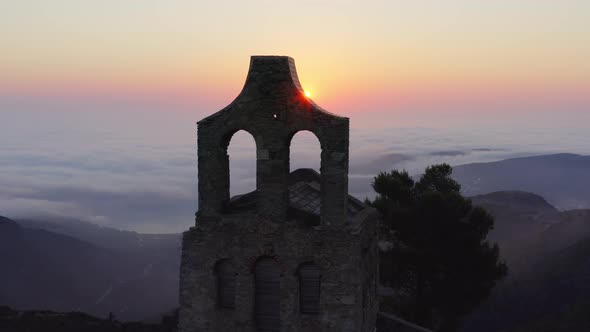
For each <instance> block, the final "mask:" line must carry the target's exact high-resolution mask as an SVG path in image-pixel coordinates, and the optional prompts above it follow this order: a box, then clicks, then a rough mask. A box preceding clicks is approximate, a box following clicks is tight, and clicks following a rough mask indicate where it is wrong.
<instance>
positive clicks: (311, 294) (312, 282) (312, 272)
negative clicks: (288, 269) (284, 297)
mask: <svg viewBox="0 0 590 332" xmlns="http://www.w3.org/2000/svg"><path fill="white" fill-rule="evenodd" d="M320 283H321V275H320V268H319V267H318V266H317V265H316V264H314V263H311V262H310V263H304V264H303V265H301V266H300V267H299V311H300V312H301V313H304V314H319V313H320V288H321V284H320Z"/></svg>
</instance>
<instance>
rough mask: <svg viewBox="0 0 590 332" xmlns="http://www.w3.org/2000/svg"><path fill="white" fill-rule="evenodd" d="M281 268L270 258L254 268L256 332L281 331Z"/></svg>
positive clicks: (265, 258)
mask: <svg viewBox="0 0 590 332" xmlns="http://www.w3.org/2000/svg"><path fill="white" fill-rule="evenodd" d="M280 315H281V268H280V265H279V264H278V263H277V261H276V260H274V259H273V258H272V257H261V258H259V259H258V260H257V261H256V264H255V266H254V317H255V321H256V327H257V329H258V331H265V332H266V331H269V332H270V331H280V329H281V318H280Z"/></svg>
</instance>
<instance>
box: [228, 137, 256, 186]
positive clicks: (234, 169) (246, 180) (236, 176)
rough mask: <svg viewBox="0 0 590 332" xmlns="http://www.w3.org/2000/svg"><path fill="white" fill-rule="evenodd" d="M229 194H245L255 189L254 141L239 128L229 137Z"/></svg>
mask: <svg viewBox="0 0 590 332" xmlns="http://www.w3.org/2000/svg"><path fill="white" fill-rule="evenodd" d="M227 154H228V157H229V194H230V197H232V196H235V195H241V194H246V193H249V192H251V191H254V190H256V142H255V141H254V137H252V135H251V134H250V133H248V132H247V131H245V130H239V131H237V132H236V133H235V134H233V136H232V137H231V139H230V142H229V146H228V148H227Z"/></svg>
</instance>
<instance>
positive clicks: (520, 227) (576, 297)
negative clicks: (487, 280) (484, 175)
mask: <svg viewBox="0 0 590 332" xmlns="http://www.w3.org/2000/svg"><path fill="white" fill-rule="evenodd" d="M473 201H474V202H475V203H476V204H478V205H481V206H483V207H485V208H486V209H488V210H489V211H490V212H491V213H492V214H493V215H494V216H495V218H496V229H495V230H494V233H492V234H491V238H493V239H494V241H498V243H499V244H500V248H501V254H502V256H503V257H504V258H505V259H507V262H508V265H509V277H508V279H507V280H506V281H505V282H503V283H502V284H501V285H499V286H498V287H497V288H496V289H495V290H494V291H493V293H492V296H491V297H490V299H488V300H487V301H486V302H485V303H484V304H483V305H482V306H481V307H479V308H478V309H477V310H476V311H475V312H474V313H473V314H472V315H471V316H470V317H469V318H468V319H467V324H466V327H465V330H464V331H473V332H475V331H477V332H498V331H527V332H528V331H554V330H551V329H549V330H541V329H538V328H539V327H540V326H543V324H541V322H545V323H546V324H550V326H554V327H555V331H567V329H561V330H560V328H562V327H564V326H569V327H572V326H577V327H578V328H577V329H570V331H574V330H584V328H583V327H584V326H586V325H584V324H587V323H588V321H587V320H584V319H583V318H581V317H582V316H583V315H582V314H581V313H580V312H587V310H585V309H584V305H583V303H587V301H586V299H587V298H588V297H589V296H590V286H588V280H590V264H589V262H590V210H573V211H564V212H558V211H556V210H555V209H554V208H552V207H551V206H550V205H549V204H547V203H546V202H545V201H544V200H543V199H542V198H541V197H540V196H538V195H535V194H530V193H523V192H496V193H492V194H489V195H482V196H476V197H473ZM586 309H587V308H586ZM584 310H585V311H584ZM548 326H549V325H548Z"/></svg>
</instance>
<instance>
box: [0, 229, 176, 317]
mask: <svg viewBox="0 0 590 332" xmlns="http://www.w3.org/2000/svg"><path fill="white" fill-rule="evenodd" d="M37 226H39V225H37ZM63 227H65V226H63ZM89 227H90V226H89ZM106 231H107V232H112V230H106ZM104 236H105V238H104V239H107V238H108V236H106V235H104ZM134 236H135V235H134ZM97 242H98V241H97ZM148 242H149V241H148ZM156 242H157V241H156ZM142 243H143V242H139V243H135V242H131V241H130V242H129V244H128V245H127V246H126V247H124V248H104V247H101V246H98V245H95V244H93V243H89V242H86V241H81V240H79V239H75V238H73V237H71V236H67V235H63V234H57V233H54V232H50V231H47V230H43V229H29V228H25V227H22V226H19V225H18V224H17V223H15V222H14V221H11V220H10V219H6V218H3V219H1V220H0V267H1V270H2V273H1V274H0V294H1V295H2V297H1V298H0V305H8V306H11V307H15V308H18V309H49V310H56V311H72V310H76V311H83V312H88V313H91V314H94V315H98V316H105V315H107V314H108V313H109V312H111V311H112V312H114V313H115V314H116V315H117V317H119V318H121V319H125V320H129V319H131V320H138V319H143V318H145V317H150V316H155V315H158V314H160V313H162V312H165V311H169V310H170V309H172V308H175V307H176V306H177V302H178V301H177V292H178V270H179V261H180V251H179V246H178V243H177V242H174V241H164V245H162V246H157V245H155V244H154V243H152V242H150V243H151V244H150V245H149V246H143V245H142Z"/></svg>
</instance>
